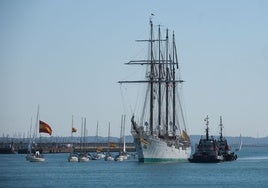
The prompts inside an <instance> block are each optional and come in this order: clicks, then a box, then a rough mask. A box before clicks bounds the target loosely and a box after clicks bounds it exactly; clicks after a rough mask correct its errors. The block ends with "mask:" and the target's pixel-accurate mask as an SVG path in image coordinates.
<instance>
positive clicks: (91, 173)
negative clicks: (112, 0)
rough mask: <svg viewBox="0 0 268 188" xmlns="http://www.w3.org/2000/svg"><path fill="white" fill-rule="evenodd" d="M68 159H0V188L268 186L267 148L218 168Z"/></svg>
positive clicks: (49, 156)
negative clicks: (34, 161) (74, 161)
mask: <svg viewBox="0 0 268 188" xmlns="http://www.w3.org/2000/svg"><path fill="white" fill-rule="evenodd" d="M67 156H68V154H46V155H45V157H46V161H45V162H43V163H31V162H28V161H26V159H25V155H23V154H20V155H19V154H18V155H0V169H1V173H0V187H119V188H120V187H154V188H157V187H165V188H166V187H244V188H245V187H268V147H244V148H242V150H241V151H240V152H238V157H239V158H238V160H237V161H233V162H225V163H218V164H195V163H188V162H183V163H160V164H159V163H158V164H142V163H138V162H137V161H136V160H135V159H131V160H129V161H123V162H115V161H89V162H88V163H69V162H67Z"/></svg>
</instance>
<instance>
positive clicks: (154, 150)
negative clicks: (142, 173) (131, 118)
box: [134, 135, 191, 163]
mask: <svg viewBox="0 0 268 188" xmlns="http://www.w3.org/2000/svg"><path fill="white" fill-rule="evenodd" d="M134 143H135V145H136V151H137V155H138V159H139V162H145V163H146V162H165V161H166V162H168V161H186V160H187V159H188V158H189V157H190V155H191V146H187V147H186V146H183V147H175V146H174V145H171V146H168V144H167V142H166V141H165V140H163V139H160V138H158V137H153V136H149V137H148V138H146V140H145V139H143V138H142V137H138V136H137V135H136V136H134Z"/></svg>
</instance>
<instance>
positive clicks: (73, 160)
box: [68, 116, 78, 162]
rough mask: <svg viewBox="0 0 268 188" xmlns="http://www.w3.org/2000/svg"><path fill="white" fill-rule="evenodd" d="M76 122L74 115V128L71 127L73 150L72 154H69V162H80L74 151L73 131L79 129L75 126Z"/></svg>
mask: <svg viewBox="0 0 268 188" xmlns="http://www.w3.org/2000/svg"><path fill="white" fill-rule="evenodd" d="M73 124H74V117H73V116H72V128H71V140H72V145H71V147H72V151H71V152H70V155H69V156H68V161H69V162H78V155H77V154H76V153H74V151H73V150H74V146H73V133H74V132H76V131H77V129H76V128H74V127H73Z"/></svg>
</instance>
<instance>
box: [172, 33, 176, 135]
mask: <svg viewBox="0 0 268 188" xmlns="http://www.w3.org/2000/svg"><path fill="white" fill-rule="evenodd" d="M172 75H173V78H172V79H173V85H172V87H173V88H172V89H173V90H172V92H173V106H172V108H173V120H172V121H173V135H175V131H176V129H175V117H176V83H175V78H176V77H175V35H174V32H173V37H172Z"/></svg>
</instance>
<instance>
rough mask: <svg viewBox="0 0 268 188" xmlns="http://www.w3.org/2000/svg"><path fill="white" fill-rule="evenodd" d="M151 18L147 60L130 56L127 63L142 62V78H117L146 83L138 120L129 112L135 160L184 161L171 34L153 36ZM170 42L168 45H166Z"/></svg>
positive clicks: (186, 146)
mask: <svg viewBox="0 0 268 188" xmlns="http://www.w3.org/2000/svg"><path fill="white" fill-rule="evenodd" d="M153 28H154V27H153V22H152V19H150V37H149V40H137V42H147V43H148V44H149V50H148V51H149V53H148V59H147V60H132V61H129V62H128V63H126V64H127V65H145V66H146V68H147V69H146V73H145V77H146V79H145V80H138V81H119V83H120V84H124V83H137V84H146V85H147V88H146V92H145V93H146V94H145V97H144V98H143V99H142V100H143V101H145V102H144V106H143V110H142V112H141V117H140V120H137V119H136V115H135V114H133V116H132V118H131V124H132V130H131V134H132V136H133V138H134V144H135V147H136V151H137V155H138V160H139V162H145V163H146V162H163V161H181V160H183V161H186V160H187V159H188V158H189V156H190V154H191V143H190V138H189V136H188V134H187V130H186V123H185V118H184V115H183V114H184V113H183V108H182V103H181V102H182V101H181V96H180V95H179V94H180V93H179V92H178V90H179V89H180V88H181V87H180V86H181V83H183V82H184V81H183V80H181V79H180V78H178V79H177V75H176V70H179V64H178V57H177V50H176V44H175V35H174V32H173V35H172V42H171V43H170V39H169V30H168V29H167V30H166V37H165V38H163V39H162V38H161V29H160V25H159V27H158V37H157V38H156V39H155V38H154V31H153ZM170 46H171V47H170Z"/></svg>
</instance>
